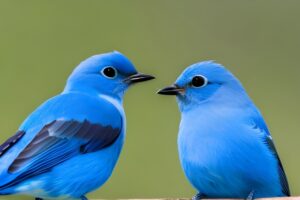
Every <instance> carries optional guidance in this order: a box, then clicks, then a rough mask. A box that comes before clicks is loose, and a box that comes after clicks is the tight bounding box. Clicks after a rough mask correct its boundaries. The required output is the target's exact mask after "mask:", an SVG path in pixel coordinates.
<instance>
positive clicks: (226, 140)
mask: <svg viewBox="0 0 300 200" xmlns="http://www.w3.org/2000/svg"><path fill="white" fill-rule="evenodd" d="M158 93H159V94H165V95H176V96H177V101H178V105H179V109H180V111H181V122H180V128H179V136H178V149H179V158H180V162H181V165H182V168H183V170H184V172H185V175H186V176H187V178H188V180H189V181H190V182H191V184H192V185H193V186H194V187H195V188H196V189H197V190H198V191H199V194H198V195H196V196H195V198H196V199H197V198H201V197H209V198H247V197H249V198H250V199H251V198H253V197H255V198H258V197H279V196H289V195H290V192H289V187H288V182H287V179H286V176H285V173H284V170H283V168H282V164H281V162H280V159H279V157H278V155H277V152H276V150H275V146H274V144H273V141H272V138H271V136H270V133H269V131H268V128H267V126H266V124H265V122H264V119H263V117H262V115H261V114H260V112H259V110H258V109H257V108H256V106H255V105H254V104H253V102H252V101H251V99H250V98H249V96H248V95H247V93H246V92H245V90H244V88H243V87H242V85H241V84H240V82H239V81H238V80H237V79H236V78H235V77H234V75H233V74H231V73H230V72H229V71H228V70H227V69H225V68H224V67H223V66H221V65H220V64H217V63H214V62H211V61H206V62H200V63H196V64H193V65H192V66H190V67H188V68H187V69H186V70H185V71H184V72H183V73H182V74H181V75H180V76H179V78H178V79H177V80H176V82H175V84H174V85H172V86H169V87H166V88H164V89H162V90H160V91H159V92H158Z"/></svg>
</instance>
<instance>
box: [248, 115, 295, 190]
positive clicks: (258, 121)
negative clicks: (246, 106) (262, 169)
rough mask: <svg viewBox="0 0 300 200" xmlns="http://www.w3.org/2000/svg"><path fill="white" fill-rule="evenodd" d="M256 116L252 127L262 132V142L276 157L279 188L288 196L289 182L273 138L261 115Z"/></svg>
mask: <svg viewBox="0 0 300 200" xmlns="http://www.w3.org/2000/svg"><path fill="white" fill-rule="evenodd" d="M257 116H258V117H256V118H255V119H254V128H255V129H258V130H259V132H260V133H262V137H263V142H264V143H265V144H266V145H267V147H268V148H269V150H270V151H271V152H272V154H273V155H274V157H275V158H276V159H277V163H278V166H277V168H278V174H279V178H280V184H281V190H282V192H283V193H284V194H285V195H286V196H290V195H291V194H290V189H289V184H288V181H287V178H286V174H285V172H284V169H283V166H282V163H281V160H280V158H279V156H278V153H277V150H276V148H275V145H274V142H273V139H272V137H271V135H270V132H269V130H268V127H267V125H266V123H265V121H264V120H263V118H262V117H260V116H261V115H260V113H258V115H257Z"/></svg>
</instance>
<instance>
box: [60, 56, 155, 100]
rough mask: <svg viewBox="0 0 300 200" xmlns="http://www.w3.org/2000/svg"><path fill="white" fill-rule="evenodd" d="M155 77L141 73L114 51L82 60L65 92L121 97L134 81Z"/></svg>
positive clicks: (70, 78)
mask: <svg viewBox="0 0 300 200" xmlns="http://www.w3.org/2000/svg"><path fill="white" fill-rule="evenodd" d="M151 79H154V77H153V76H151V75H146V74H141V73H138V71H137V70H136V69H135V67H134V65H133V64H132V63H131V61H130V60H129V59H128V58H126V57H125V56H124V55H123V54H121V53H119V52H117V51H113V52H109V53H104V54H99V55H94V56H92V57H90V58H88V59H86V60H84V61H83V62H81V63H80V64H79V65H78V66H77V67H76V68H75V70H74V71H73V72H72V74H71V75H70V77H69V78H68V81H67V84H66V87H65V90H64V91H65V92H69V91H75V92H85V93H89V94H98V95H99V94H102V95H108V96H110V97H113V98H119V99H121V98H122V97H123V95H124V93H125V91H126V90H127V89H128V87H129V86H131V85H132V84H134V83H138V82H143V81H147V80H151Z"/></svg>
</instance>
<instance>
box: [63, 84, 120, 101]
mask: <svg viewBox="0 0 300 200" xmlns="http://www.w3.org/2000/svg"><path fill="white" fill-rule="evenodd" d="M66 93H78V94H84V95H88V96H92V97H100V98H104V97H105V98H104V99H106V100H109V101H110V102H112V103H113V104H116V105H122V104H123V96H124V94H122V93H118V94H114V93H105V92H99V91H98V90H96V89H93V88H90V87H83V86H82V87H71V86H70V85H66V87H65V88H64V90H63V92H62V94H66Z"/></svg>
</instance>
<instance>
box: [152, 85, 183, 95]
mask: <svg viewBox="0 0 300 200" xmlns="http://www.w3.org/2000/svg"><path fill="white" fill-rule="evenodd" d="M182 93H184V88H180V87H179V86H178V85H171V86H168V87H165V88H163V89H161V90H159V91H158V92H157V94H162V95H179V94H182Z"/></svg>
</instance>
